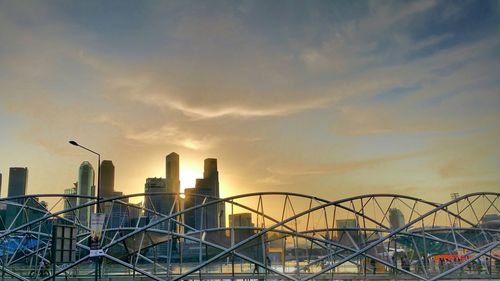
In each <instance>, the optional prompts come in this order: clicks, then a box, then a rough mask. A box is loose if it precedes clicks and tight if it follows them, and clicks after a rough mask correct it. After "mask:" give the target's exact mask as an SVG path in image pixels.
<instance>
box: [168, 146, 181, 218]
mask: <svg viewBox="0 0 500 281" xmlns="http://www.w3.org/2000/svg"><path fill="white" fill-rule="evenodd" d="M165 160H166V161H165V185H166V192H169V193H180V188H181V182H180V180H179V154H177V153H175V152H172V153H170V154H169V155H167V157H166V159H165ZM175 198H176V196H174V195H167V201H166V202H165V203H166V205H167V208H171V207H172V206H173V205H174V204H175ZM169 210H170V209H169ZM172 211H173V212H177V211H179V204H178V203H177V204H175V207H174V209H173V210H172Z"/></svg>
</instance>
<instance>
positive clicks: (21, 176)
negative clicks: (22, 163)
mask: <svg viewBox="0 0 500 281" xmlns="http://www.w3.org/2000/svg"><path fill="white" fill-rule="evenodd" d="M27 186H28V168H20V167H13V168H10V170H9V189H8V197H12V196H22V195H26V187H27Z"/></svg>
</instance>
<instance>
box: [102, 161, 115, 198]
mask: <svg viewBox="0 0 500 281" xmlns="http://www.w3.org/2000/svg"><path fill="white" fill-rule="evenodd" d="M100 173H101V182H100V185H99V193H100V195H101V196H102V197H111V196H113V192H114V191H115V166H114V165H113V162H112V161H111V160H103V161H102V162H101V170H100Z"/></svg>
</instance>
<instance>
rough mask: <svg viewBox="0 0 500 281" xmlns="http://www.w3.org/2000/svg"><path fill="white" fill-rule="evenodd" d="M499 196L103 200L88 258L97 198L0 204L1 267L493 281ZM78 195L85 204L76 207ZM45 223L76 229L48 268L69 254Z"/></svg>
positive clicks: (10, 272)
mask: <svg viewBox="0 0 500 281" xmlns="http://www.w3.org/2000/svg"><path fill="white" fill-rule="evenodd" d="M499 196H500V193H494V192H480V193H471V194H467V195H464V196H461V197H458V198H456V199H454V200H451V201H449V202H446V203H435V202H430V201H426V200H424V199H420V198H415V197H411V196H405V195H397V194H369V195H363V196H356V197H350V198H345V199H341V200H335V201H329V200H325V199H322V198H317V197H314V196H309V195H303V194H296V193H287V192H261V193H251V194H243V195H238V196H233V197H228V198H223V199H221V198H211V197H208V196H203V195H196V194H195V195H191V197H190V198H186V199H185V198H184V195H180V194H172V193H148V194H146V193H139V194H132V195H123V196H115V197H110V198H101V200H100V201H99V203H100V204H101V208H102V209H103V210H104V213H106V215H107V218H106V221H105V225H104V229H103V238H102V240H101V241H100V243H101V244H100V248H101V249H102V250H103V252H102V254H100V255H99V257H98V258H95V257H92V258H91V257H90V251H89V250H90V248H89V240H90V232H91V230H90V227H89V220H88V217H86V216H85V215H82V214H88V213H92V212H94V210H95V205H96V204H97V198H95V197H91V196H79V195H70V194H40V195H30V196H17V197H10V198H2V199H0V207H1V208H2V209H1V211H2V216H1V219H0V266H1V267H0V270H1V272H2V278H4V277H7V278H10V279H17V280H49V279H52V278H59V279H60V278H66V279H68V278H76V277H85V276H87V277H88V276H95V275H98V278H100V279H111V278H113V279H116V278H123V280H126V279H128V278H131V277H140V276H142V277H147V278H149V279H152V280H222V279H232V280H270V279H271V280H304V281H305V280H334V279H335V280H347V279H349V280H354V279H358V280H361V279H363V280H364V279H375V278H382V279H403V280H404V279H413V280H417V279H418V280H438V279H439V280H441V279H461V278H464V279H480V278H497V279H498V278H500V229H499V225H500V221H499V220H500V210H499V209H500V208H499V207H500V206H499V205H500V200H499ZM78 197H80V198H85V199H87V200H82V201H83V202H85V203H84V204H82V205H79V206H76V204H75V203H76V202H78V201H77V200H76V198H78ZM42 201H45V202H48V203H49V204H44V203H42ZM131 202H141V203H131ZM242 213H245V215H241V214H242ZM241 218H246V220H244V222H242V221H241ZM225 220H232V222H233V223H232V224H231V223H227V224H226V223H225ZM238 220H240V221H238ZM237 221H238V222H237ZM54 225H71V226H74V227H75V228H76V240H75V242H74V243H75V244H76V251H75V253H74V255H73V256H72V259H70V260H67V261H66V262H65V263H56V262H54V250H55V249H59V248H60V247H63V248H64V247H67V245H66V246H63V245H53V243H54V242H53V241H56V240H53V237H54V235H53V234H54V233H52V232H53V226H54ZM96 259H97V260H96ZM95 264H98V266H97V267H95V266H94V265H95ZM95 268H99V270H97V271H96V269H95ZM96 272H97V273H96Z"/></svg>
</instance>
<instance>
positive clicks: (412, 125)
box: [0, 1, 500, 202]
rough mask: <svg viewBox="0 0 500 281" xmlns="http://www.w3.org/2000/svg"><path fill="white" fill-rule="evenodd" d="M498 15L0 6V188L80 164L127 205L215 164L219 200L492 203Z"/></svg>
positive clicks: (404, 6)
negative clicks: (381, 196)
mask: <svg viewBox="0 0 500 281" xmlns="http://www.w3.org/2000/svg"><path fill="white" fill-rule="evenodd" d="M499 3H500V2H498V1H470V2H468V1H383V2H381V1H373V2H372V1H343V2H341V1H303V2H299V1H293V2H292V1H290V2H286V1H234V2H233V1H168V2H167V1H102V2H100V1H0V42H1V43H0V65H1V67H0V132H1V134H0V135H1V137H0V173H1V174H2V175H3V179H2V196H6V195H7V188H6V186H7V182H8V171H9V167H28V169H29V179H28V190H27V193H28V194H37V193H62V192H63V190H64V189H66V188H68V187H71V186H72V185H73V183H74V182H76V181H77V176H78V168H79V166H80V164H81V163H82V162H83V161H89V162H90V163H91V164H92V165H94V167H95V166H96V163H97V159H96V158H95V156H94V155H92V154H89V153H88V152H86V151H83V150H81V149H78V148H75V147H74V146H71V145H69V144H68V141H69V140H76V141H78V143H80V144H82V145H85V146H86V147H89V148H91V149H93V150H95V151H98V152H99V153H100V154H101V157H102V158H101V159H103V160H104V159H107V160H112V161H113V163H114V165H115V175H116V176H115V187H116V189H117V190H120V191H123V192H124V193H139V192H143V191H144V183H145V179H146V178H148V177H165V156H166V155H167V154H169V153H171V152H177V153H178V154H179V155H180V169H181V172H180V173H181V187H182V188H189V187H193V186H194V180H195V178H201V177H203V160H204V159H206V158H217V159H218V170H219V180H220V189H221V190H220V192H221V196H223V197H225V196H230V195H235V194H240V193H249V192H256V191H288V192H298V193H306V194H310V195H314V196H318V197H323V198H327V199H329V200H333V199H335V198H343V197H347V196H352V195H359V194H366V193H398V194H406V195H413V196H418V197H422V198H425V199H427V200H431V201H440V202H443V201H446V200H449V197H450V193H454V192H457V193H461V194H462V193H468V192H474V191H498V190H500V173H499V172H498V171H499V169H500V150H499V149H498V143H500V125H499V124H500V123H499V122H498V120H500V111H499V110H498V108H499V106H500V85H499V81H500V80H499V79H498V69H500V64H499V61H500V57H499V46H500V37H499V35H498V31H499V30H500V29H499V27H500V4H499Z"/></svg>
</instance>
